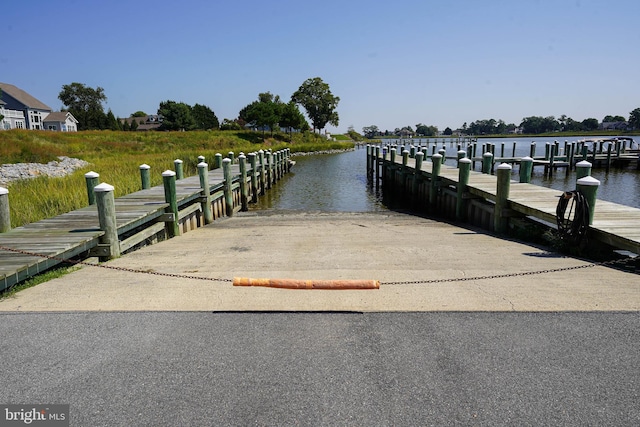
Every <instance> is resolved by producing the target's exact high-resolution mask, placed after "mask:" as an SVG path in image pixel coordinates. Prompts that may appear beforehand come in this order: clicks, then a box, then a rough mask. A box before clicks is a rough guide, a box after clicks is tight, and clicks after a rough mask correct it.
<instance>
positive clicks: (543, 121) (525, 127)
mask: <svg viewBox="0 0 640 427" xmlns="http://www.w3.org/2000/svg"><path fill="white" fill-rule="evenodd" d="M520 127H521V128H522V131H523V132H524V133H529V134H539V133H546V132H553V131H556V130H559V129H560V123H559V122H558V121H557V120H556V119H555V117H553V116H548V117H540V116H531V117H525V118H524V119H522V123H520ZM596 127H597V126H596Z"/></svg>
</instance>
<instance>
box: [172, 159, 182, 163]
mask: <svg viewBox="0 0 640 427" xmlns="http://www.w3.org/2000/svg"><path fill="white" fill-rule="evenodd" d="M173 163H182V160H180V159H175V160H174V161H173Z"/></svg>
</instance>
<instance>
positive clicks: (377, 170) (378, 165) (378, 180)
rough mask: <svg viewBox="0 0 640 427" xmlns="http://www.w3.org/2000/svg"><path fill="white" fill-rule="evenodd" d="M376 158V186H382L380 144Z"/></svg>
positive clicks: (376, 150) (376, 151) (374, 164)
mask: <svg viewBox="0 0 640 427" xmlns="http://www.w3.org/2000/svg"><path fill="white" fill-rule="evenodd" d="M375 156H376V157H375V159H374V161H373V167H374V168H376V170H375V173H374V177H375V180H376V188H380V146H379V145H378V146H376V149H375Z"/></svg>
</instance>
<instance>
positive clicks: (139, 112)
mask: <svg viewBox="0 0 640 427" xmlns="http://www.w3.org/2000/svg"><path fill="white" fill-rule="evenodd" d="M130 117H147V113H145V112H144V111H140V110H138V111H136V112H135V113H133V114H132V115H131V116H130Z"/></svg>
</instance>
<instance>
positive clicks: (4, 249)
mask: <svg viewBox="0 0 640 427" xmlns="http://www.w3.org/2000/svg"><path fill="white" fill-rule="evenodd" d="M0 250H3V251H8V252H14V253H18V254H22V255H29V256H36V257H40V258H46V259H51V260H55V261H60V262H66V263H69V264H74V265H86V266H89V267H99V268H106V269H109V270H117V271H125V272H128V273H142V274H151V275H154V276H164V277H174V278H178V279H194V280H208V281H212V282H233V279H223V278H219V277H202V276H189V275H186V274H176V273H162V272H158V271H152V270H139V269H135V268H127V267H117V266H114V265H107V264H94V263H91V262H86V261H79V260H72V259H67V258H61V257H56V256H51V255H44V254H38V253H35V252H29V251H23V250H21V249H14V248H7V247H4V246H0Z"/></svg>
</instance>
